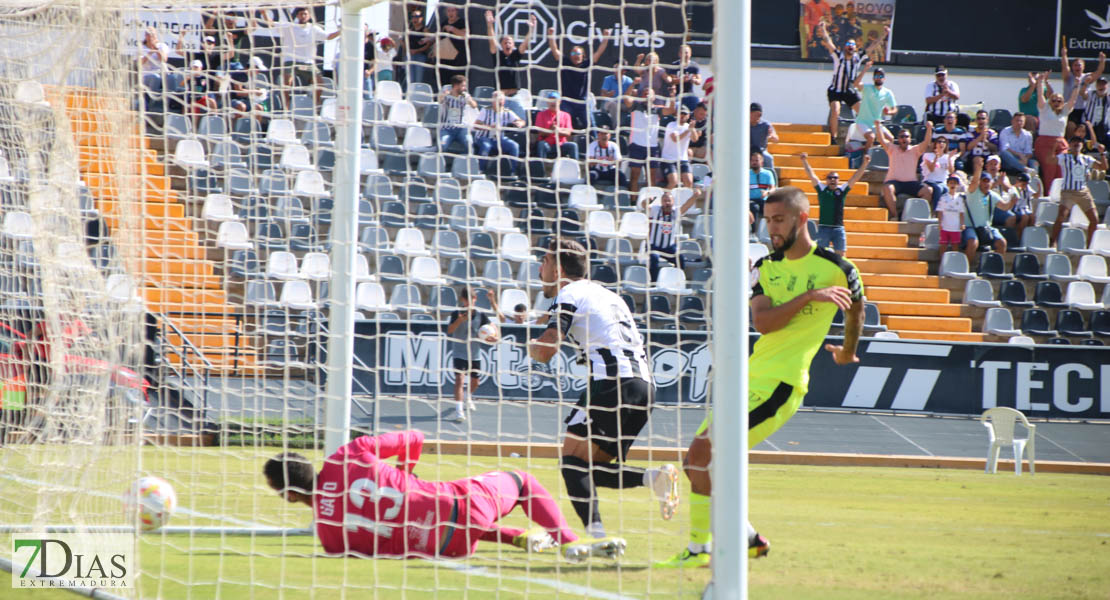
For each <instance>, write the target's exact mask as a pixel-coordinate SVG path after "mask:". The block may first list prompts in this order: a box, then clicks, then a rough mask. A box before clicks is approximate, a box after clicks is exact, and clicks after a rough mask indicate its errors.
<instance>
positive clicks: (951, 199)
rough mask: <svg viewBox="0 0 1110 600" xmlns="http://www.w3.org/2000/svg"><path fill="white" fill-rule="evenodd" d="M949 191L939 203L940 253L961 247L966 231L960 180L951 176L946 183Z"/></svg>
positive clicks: (942, 196)
mask: <svg viewBox="0 0 1110 600" xmlns="http://www.w3.org/2000/svg"><path fill="white" fill-rule="evenodd" d="M945 184H946V186H947V191H946V192H945V193H944V194H942V195H941V196H940V199H939V200H938V201H937V204H936V206H937V208H936V212H937V221H939V222H940V253H941V255H942V256H943V255H944V253H945V252H948V251H949V250H955V249H956V248H959V247H960V241H961V239H962V238H963V231H964V204H965V200H964V195H963V194H961V193H960V192H959V188H960V178H959V177H957V176H955V175H949V176H948V179H947V181H945Z"/></svg>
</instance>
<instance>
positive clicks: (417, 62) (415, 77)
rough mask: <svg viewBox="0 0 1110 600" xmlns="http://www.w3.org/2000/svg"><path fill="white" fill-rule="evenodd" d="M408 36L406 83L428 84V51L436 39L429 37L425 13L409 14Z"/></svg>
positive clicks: (419, 11)
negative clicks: (426, 73) (426, 74)
mask: <svg viewBox="0 0 1110 600" xmlns="http://www.w3.org/2000/svg"><path fill="white" fill-rule="evenodd" d="M408 31H409V33H408V35H407V36H406V37H405V51H406V52H407V53H408V57H409V60H408V63H407V64H406V69H407V72H406V79H405V80H406V82H407V83H408V84H409V85H411V84H413V83H427V79H425V77H426V76H425V72H427V70H428V51H429V50H430V49H431V47H432V44H434V43H435V38H434V37H432V36H430V35H428V28H427V26H426V25H425V23H424V11H422V10H420V9H416V10H413V11H412V12H410V13H409V22H408Z"/></svg>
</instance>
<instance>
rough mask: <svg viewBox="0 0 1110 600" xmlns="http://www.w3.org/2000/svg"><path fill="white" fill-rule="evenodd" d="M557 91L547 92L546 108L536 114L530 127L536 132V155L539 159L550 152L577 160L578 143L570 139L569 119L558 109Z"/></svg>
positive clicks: (544, 157)
mask: <svg viewBox="0 0 1110 600" xmlns="http://www.w3.org/2000/svg"><path fill="white" fill-rule="evenodd" d="M559 101H560V98H559V93H558V92H548V93H547V110H542V111H540V112H539V114H537V115H536V123H535V125H533V126H532V129H533V130H534V131H535V132H536V156H538V157H539V158H540V159H541V160H542V159H546V158H547V157H548V156H551V155H552V154H555V153H558V154H559V155H561V156H569V157H570V158H573V159H574V160H578V144H575V143H574V142H572V141H570V139H569V138H570V135H571V119H570V115H569V114H567V113H566V112H565V111H562V110H559V103H560V102H559Z"/></svg>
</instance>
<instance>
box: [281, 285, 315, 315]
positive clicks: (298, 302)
mask: <svg viewBox="0 0 1110 600" xmlns="http://www.w3.org/2000/svg"><path fill="white" fill-rule="evenodd" d="M278 302H280V303H281V305H282V306H284V307H285V308H290V309H293V310H316V307H317V304H316V301H315V300H313V299H312V288H311V287H309V286H308V282H307V281H301V280H299V279H298V280H295V281H287V282H286V283H285V285H283V286H281V297H280V298H279V299H278Z"/></svg>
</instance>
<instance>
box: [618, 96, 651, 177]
mask: <svg viewBox="0 0 1110 600" xmlns="http://www.w3.org/2000/svg"><path fill="white" fill-rule="evenodd" d="M642 93H643V94H644V98H643V99H642V100H638V101H633V98H631V97H628V98H625V107H626V108H629V109H631V110H632V129H631V131H629V134H628V158H629V160H630V162H629V163H628V189H629V191H631V192H638V191H639V190H640V173H642V172H643V169H644V168H647V170H648V175H647V180H648V185H654V182H655V169H656V161H655V160H653V159H655V158H658V157H659V113H658V112H656V110H655V104H656V102H655V100H656V99H655V92H654V91H653V90H652V89H651V88H650V87H648V88H644V90H643V92H642Z"/></svg>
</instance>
